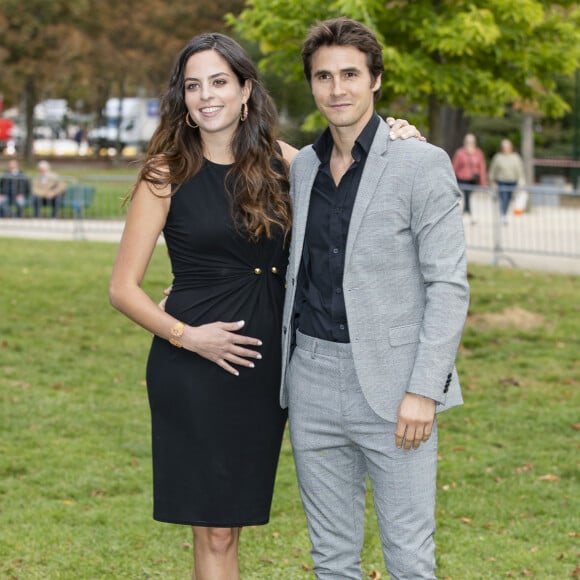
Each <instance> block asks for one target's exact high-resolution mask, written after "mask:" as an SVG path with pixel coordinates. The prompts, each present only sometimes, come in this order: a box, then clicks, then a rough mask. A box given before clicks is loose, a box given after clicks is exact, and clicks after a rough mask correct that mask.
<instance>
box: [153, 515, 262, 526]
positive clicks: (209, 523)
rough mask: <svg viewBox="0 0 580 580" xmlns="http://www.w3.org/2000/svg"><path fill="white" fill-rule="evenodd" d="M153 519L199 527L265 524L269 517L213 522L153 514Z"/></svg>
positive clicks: (165, 522) (164, 522)
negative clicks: (177, 518)
mask: <svg viewBox="0 0 580 580" xmlns="http://www.w3.org/2000/svg"><path fill="white" fill-rule="evenodd" d="M153 519H154V520H155V521H156V522H161V523H163V524H176V525H180V526H199V527H201V528H246V527H249V526H265V525H266V524H268V523H269V522H270V518H267V519H265V520H254V521H249V522H243V523H240V522H236V523H223V522H220V523H215V522H207V521H199V520H197V521H183V520H176V519H173V518H164V517H163V516H157V515H154V516H153Z"/></svg>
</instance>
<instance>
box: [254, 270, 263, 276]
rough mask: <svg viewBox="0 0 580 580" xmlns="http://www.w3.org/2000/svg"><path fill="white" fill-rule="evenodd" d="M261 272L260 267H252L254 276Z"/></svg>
mask: <svg viewBox="0 0 580 580" xmlns="http://www.w3.org/2000/svg"><path fill="white" fill-rule="evenodd" d="M261 273H262V268H254V274H256V276H259V275H260V274H261Z"/></svg>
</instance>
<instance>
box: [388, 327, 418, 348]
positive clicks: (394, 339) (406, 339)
mask: <svg viewBox="0 0 580 580" xmlns="http://www.w3.org/2000/svg"><path fill="white" fill-rule="evenodd" d="M420 333H421V323H420V322H416V323H415V324H405V325H404V326H393V327H392V328H389V344H390V345H391V346H401V345H403V344H411V343H413V342H419V335H420Z"/></svg>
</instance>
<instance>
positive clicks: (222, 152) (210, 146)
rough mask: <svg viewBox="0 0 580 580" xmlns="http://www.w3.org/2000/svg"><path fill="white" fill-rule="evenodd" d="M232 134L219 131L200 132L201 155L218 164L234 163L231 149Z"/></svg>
mask: <svg viewBox="0 0 580 580" xmlns="http://www.w3.org/2000/svg"><path fill="white" fill-rule="evenodd" d="M232 139H233V134H231V135H229V134H228V135H226V134H224V133H223V132H220V133H202V134H201V140H202V145H203V156H204V157H205V158H206V159H208V160H209V161H211V162H213V163H218V164H220V165H230V164H232V163H234V161H235V158H234V153H233V151H232Z"/></svg>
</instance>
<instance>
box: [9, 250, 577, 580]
mask: <svg viewBox="0 0 580 580" xmlns="http://www.w3.org/2000/svg"><path fill="white" fill-rule="evenodd" d="M115 250H116V247H115V245H112V244H98V243H86V242H80V243H79V242H43V241H28V240H27V241H24V240H9V239H0V257H1V267H0V304H1V305H2V306H1V310H0V312H1V314H2V315H1V316H0V397H1V407H0V578H1V579H3V580H4V579H6V580H8V579H12V580H15V579H18V580H28V579H42V580H45V579H53V578H54V579H61V578H62V579H71V580H82V579H105V578H106V579H121V578H123V579H124V578H131V579H147V578H163V579H166V580H173V579H176V580H177V579H184V580H185V579H187V578H189V574H190V567H191V561H192V546H191V542H192V541H191V533H190V530H189V529H188V528H186V527H181V526H172V525H166V524H160V523H157V522H154V521H153V520H152V519H151V467H150V441H149V410H148V405H147V399H146V390H145V385H144V370H145V360H146V357H147V352H148V346H149V342H150V337H149V336H148V335H147V333H146V332H144V331H143V330H141V329H139V328H138V327H136V326H135V325H133V324H132V323H131V322H129V321H128V320H126V319H125V318H124V317H123V316H122V315H120V314H118V313H117V312H115V311H114V310H113V309H112V308H111V307H110V306H109V304H108V299H107V284H108V278H109V274H110V270H111V265H112V262H113V258H114V254H115ZM470 270H471V274H472V278H471V284H472V304H471V315H470V320H469V322H468V326H467V328H466V331H465V333H464V339H463V343H462V348H461V351H460V353H459V358H458V368H459V372H460V376H461V378H462V382H463V386H464V394H465V399H466V404H465V406H464V407H462V408H459V409H455V410H452V411H450V412H448V413H446V414H445V415H443V416H441V418H440V421H439V426H440V463H439V482H438V507H437V517H438V530H437V536H436V540H437V547H438V566H439V568H438V574H439V578H440V579H444V578H448V579H452V580H465V579H472V578H473V579H476V578H493V579H499V578H520V577H530V578H538V579H550V578H553V579H564V578H570V577H578V576H579V575H580V555H579V554H580V545H579V538H580V486H579V477H578V476H579V470H578V459H579V455H580V453H579V451H580V431H579V429H580V412H579V409H580V393H579V382H580V363H579V356H578V353H579V352H580V344H579V342H580V341H579V334H580V312H579V300H578V278H574V277H566V276H557V275H545V274H536V273H533V274H532V273H526V272H516V271H511V270H504V269H492V268H487V267H481V266H477V267H476V266H473V267H471V268H470ZM169 280H170V274H169V266H168V261H167V258H166V255H165V249H164V248H163V247H160V248H159V249H158V251H157V252H156V255H155V256H154V259H153V261H152V265H151V268H150V271H149V274H148V277H147V280H146V282H145V286H146V289H147V291H148V292H150V293H151V295H152V296H154V297H156V298H157V297H159V296H160V295H161V291H162V289H163V288H164V287H165V286H166V285H167V283H168V281H169ZM368 500H369V504H368V505H369V508H370V506H371V505H372V502H371V497H370V494H369V498H368ZM308 551H309V543H308V537H307V533H306V525H305V520H304V517H303V514H302V511H301V506H300V501H299V497H298V494H297V490H296V483H295V475H294V468H293V464H292V456H291V450H290V446H289V443H288V440H287V438H286V440H285V443H284V446H283V449H282V456H281V460H280V469H279V472H278V479H277V484H276V492H275V498H274V505H273V509H272V518H271V523H270V524H269V525H268V526H262V527H256V528H250V529H246V530H244V532H243V534H242V578H244V579H276V580H278V579H280V580H286V579H290V580H291V579H294V578H296V579H300V578H304V579H306V578H311V577H312V575H311V573H310V572H308V567H309V565H310V558H309V553H308ZM363 567H364V572H365V577H368V575H369V574H372V573H373V571H376V572H378V573H380V574H381V577H382V578H383V579H385V578H388V575H387V573H386V570H385V568H384V564H383V563H382V556H381V552H380V545H379V541H378V533H377V526H376V521H375V519H374V516H373V513H372V509H369V511H368V517H367V534H366V542H365V548H364V553H363ZM373 577H375V578H377V577H378V575H377V574H375V575H374V576H373Z"/></svg>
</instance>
